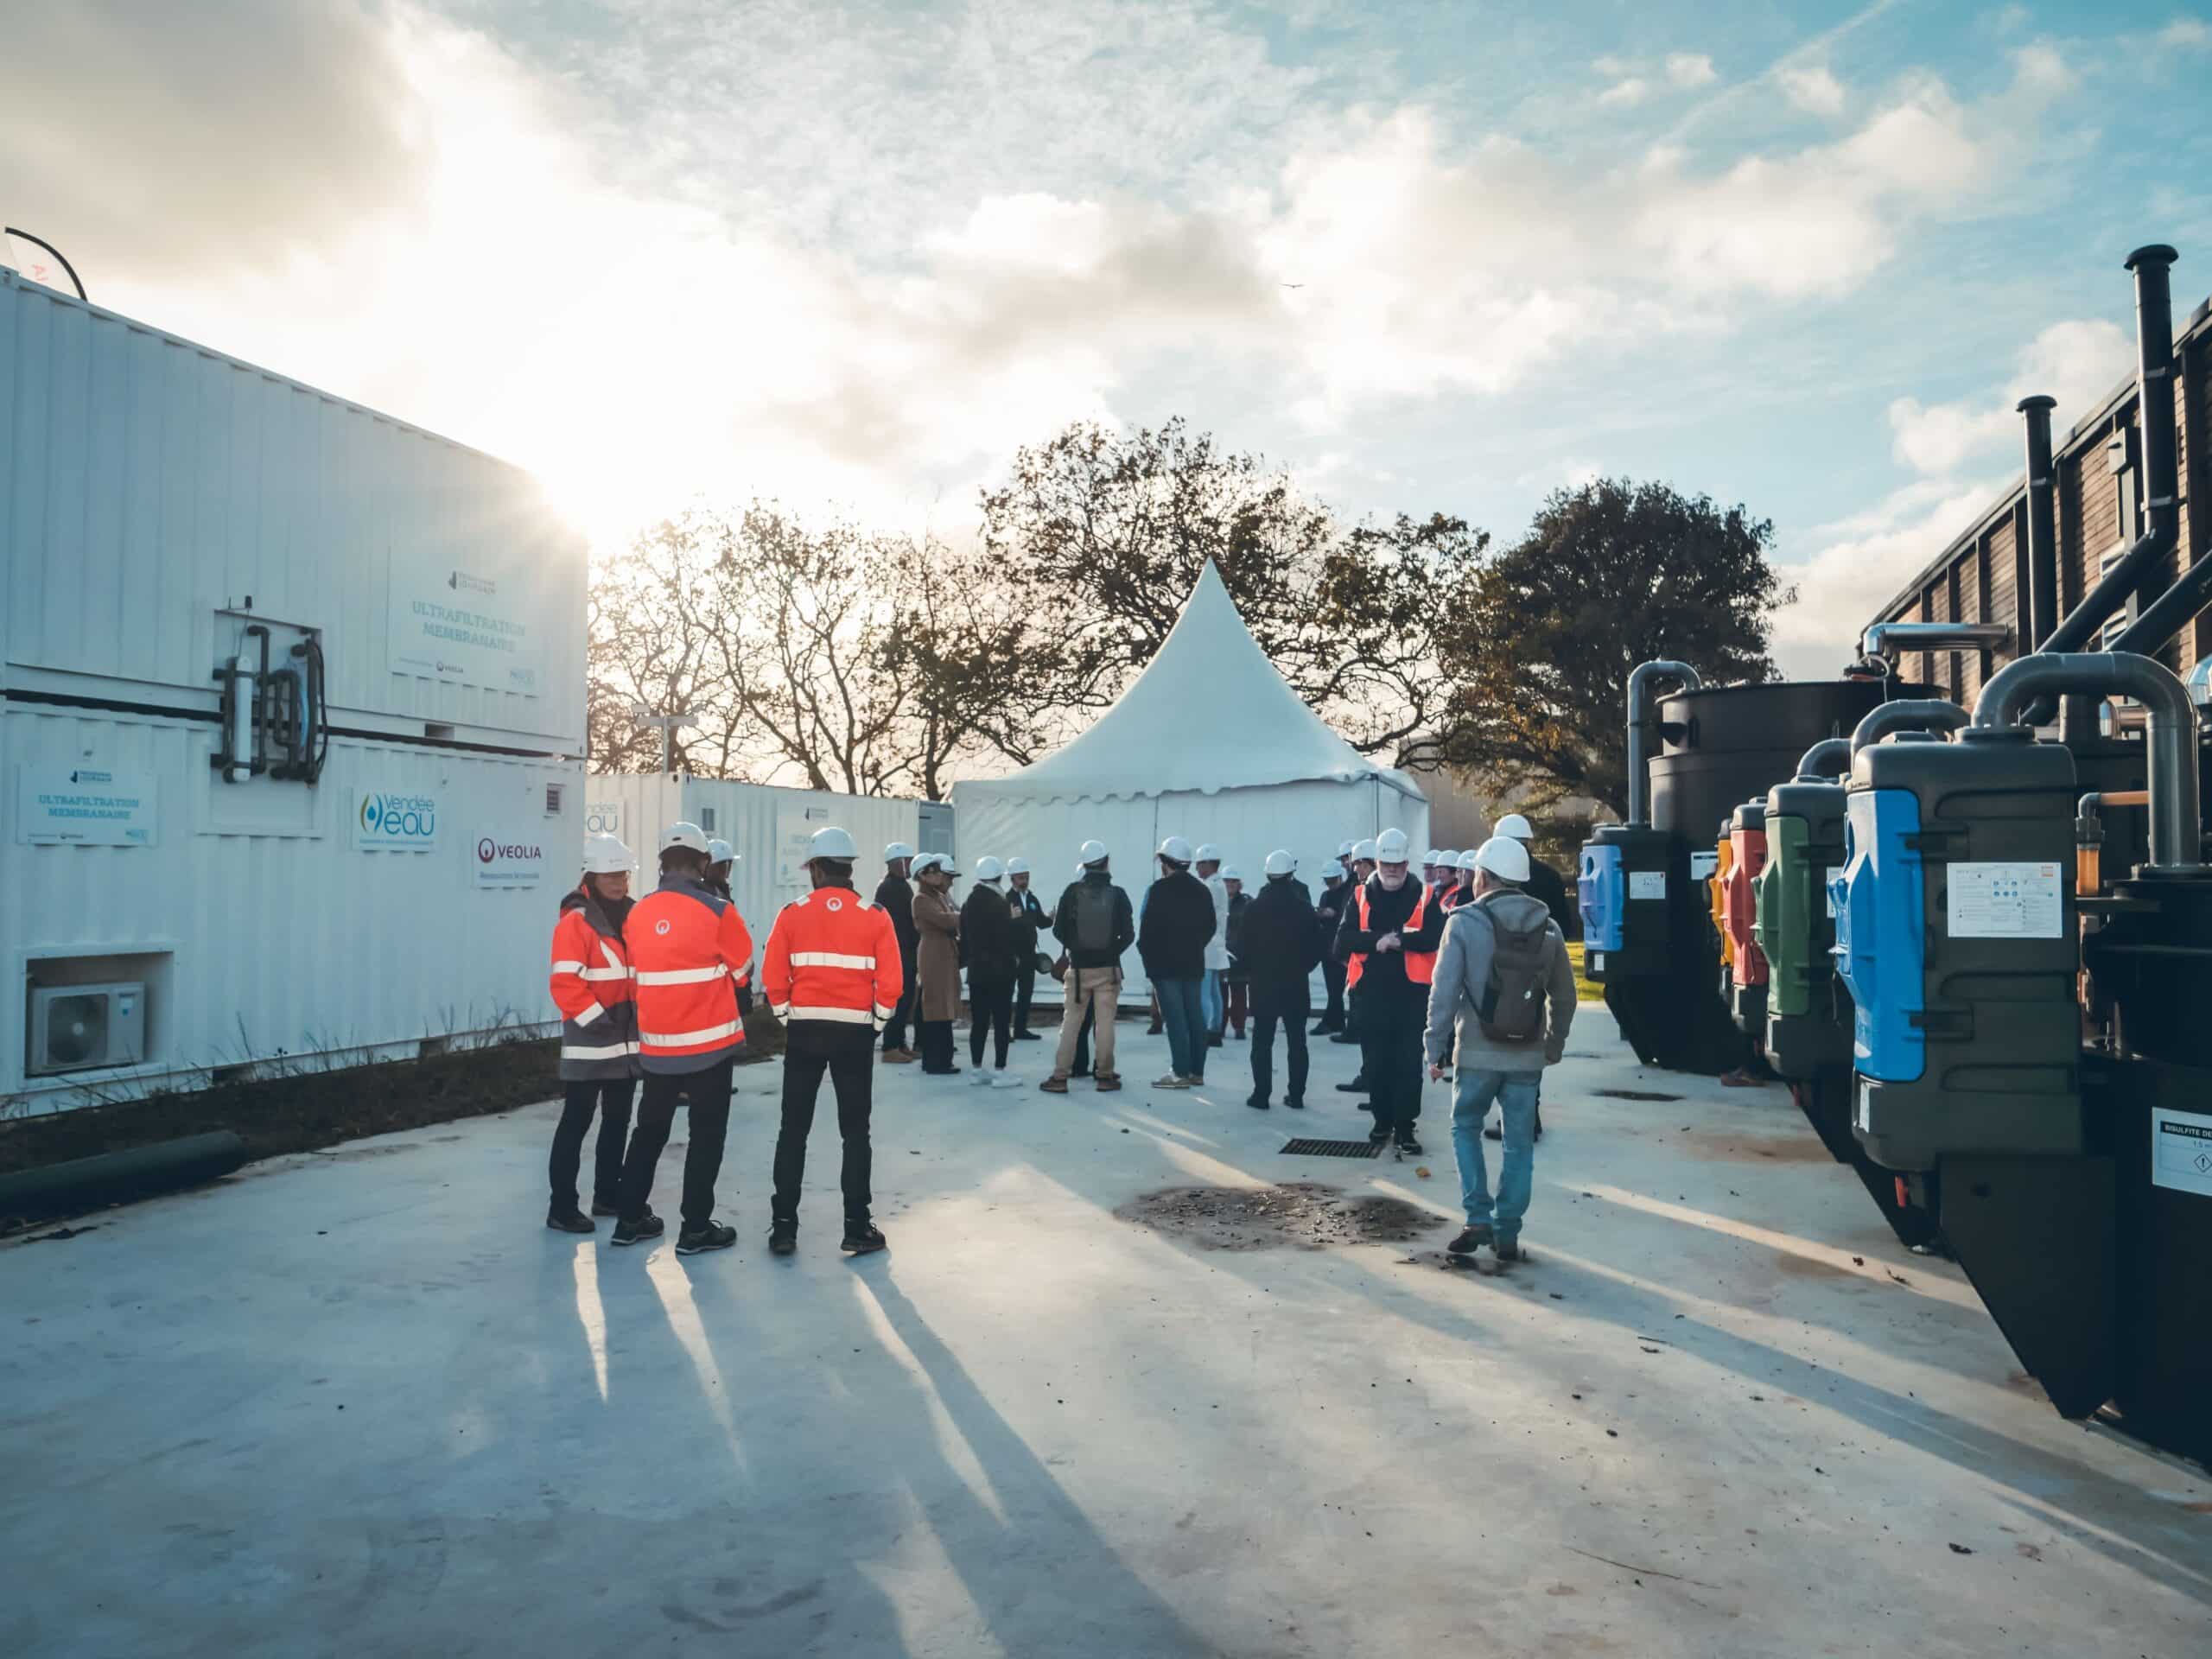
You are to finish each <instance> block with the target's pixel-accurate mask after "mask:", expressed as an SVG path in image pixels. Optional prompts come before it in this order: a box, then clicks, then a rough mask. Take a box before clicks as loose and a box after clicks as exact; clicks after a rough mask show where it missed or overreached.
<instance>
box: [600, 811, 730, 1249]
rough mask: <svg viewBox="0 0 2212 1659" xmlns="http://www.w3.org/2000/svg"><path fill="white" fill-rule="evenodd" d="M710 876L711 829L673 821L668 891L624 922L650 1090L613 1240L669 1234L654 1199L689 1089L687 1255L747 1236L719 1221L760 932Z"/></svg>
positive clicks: (664, 887) (657, 892)
mask: <svg viewBox="0 0 2212 1659" xmlns="http://www.w3.org/2000/svg"><path fill="white" fill-rule="evenodd" d="M706 875H707V835H706V831H704V830H703V829H700V828H699V826H698V825H697V824H696V823H673V824H671V825H670V826H669V828H668V833H667V834H666V835H664V836H662V837H661V849H660V886H659V887H656V888H654V889H653V891H652V892H651V893H647V894H646V895H645V897H644V898H643V899H639V901H638V902H637V904H636V905H635V906H632V909H631V912H630V919H629V920H628V921H627V922H626V923H625V924H624V925H623V928H622V937H623V938H624V940H625V941H626V943H627V944H628V945H629V948H630V964H631V966H632V968H633V969H635V970H636V973H637V980H636V984H637V994H638V1065H639V1068H640V1069H641V1070H642V1071H644V1073H645V1098H644V1099H643V1100H642V1101H640V1102H639V1106H638V1128H637V1131H636V1133H635V1134H633V1135H632V1136H631V1137H630V1154H629V1156H628V1158H626V1160H624V1162H623V1166H622V1200H621V1206H620V1207H621V1211H622V1213H621V1215H620V1217H619V1218H617V1220H616V1221H615V1224H614V1241H613V1242H614V1243H617V1244H636V1243H640V1242H642V1241H643V1240H645V1239H649V1238H658V1237H659V1236H661V1234H662V1232H663V1231H664V1227H663V1225H662V1223H661V1220H660V1217H658V1216H656V1215H654V1214H653V1212H652V1208H651V1206H649V1205H647V1204H646V1202H645V1200H646V1199H647V1198H651V1197H652V1186H653V1166H654V1165H655V1164H656V1163H658V1161H659V1160H660V1154H661V1149H662V1148H663V1147H665V1146H667V1145H668V1132H669V1128H670V1126H671V1124H672V1123H673V1122H675V1119H676V1102H677V1097H678V1096H684V1097H686V1098H688V1099H689V1100H690V1103H691V1141H690V1146H689V1147H686V1148H685V1151H684V1154H683V1227H682V1228H681V1229H680V1230H678V1231H677V1235H676V1253H677V1255H697V1254H698V1253H699V1252H700V1251H702V1250H722V1249H728V1248H729V1247H730V1246H731V1245H732V1244H734V1243H737V1230H736V1229H735V1228H734V1227H728V1226H725V1225H724V1224H721V1222H718V1221H716V1220H715V1176H717V1175H718V1174H720V1173H721V1166H722V1142H723V1141H724V1139H725V1138H726V1137H727V1136H728V1134H729V1090H730V1068H731V1067H732V1066H733V1065H735V1064H736V1061H737V1054H738V1051H739V1050H740V1049H741V1048H742V1047H743V1046H744V1045H745V1022H744V1020H742V1019H741V1017H740V1016H739V1014H738V1011H737V988H738V987H739V986H740V985H741V984H743V983H744V982H745V980H746V976H747V973H748V971H749V970H750V969H751V967H752V963H753V936H752V935H751V934H750V933H748V932H747V931H745V918H743V917H742V916H740V915H739V914H738V913H737V906H735V905H733V904H731V903H730V902H729V901H728V899H724V898H723V897H722V896H721V894H719V893H715V892H714V891H713V890H712V889H711V888H709V887H708V886H707V885H706Z"/></svg>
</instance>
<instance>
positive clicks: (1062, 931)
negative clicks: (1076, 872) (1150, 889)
mask: <svg viewBox="0 0 2212 1659" xmlns="http://www.w3.org/2000/svg"><path fill="white" fill-rule="evenodd" d="M1084 881H1090V882H1093V883H1096V885H1097V886H1099V887H1104V888H1106V889H1108V890H1109V892H1111V893H1113V895H1114V944H1113V947H1112V948H1111V949H1110V950H1108V951H1106V952H1105V953H1104V954H1103V956H1102V955H1100V954H1099V953H1098V952H1096V951H1093V950H1084V948H1083V947H1082V946H1081V945H1079V944H1077V943H1076V926H1077V921H1078V919H1079V915H1080V906H1081V902H1082V901H1081V900H1080V899H1078V897H1077V894H1078V893H1080V892H1081V890H1082V887H1083V884H1084ZM1052 937H1053V938H1056V939H1058V941H1059V942H1060V948H1061V949H1062V950H1065V951H1066V952H1067V955H1068V966H1069V967H1071V968H1117V967H1119V966H1120V965H1121V962H1122V952H1123V951H1125V950H1128V948H1129V947H1130V946H1131V945H1133V944H1135V943H1136V942H1137V924H1136V917H1135V914H1134V913H1133V912H1131V910H1130V909H1129V895H1128V893H1124V892H1122V890H1121V888H1119V887H1116V886H1115V885H1114V878H1113V876H1112V875H1111V874H1109V873H1108V872H1106V871H1104V870H1099V871H1096V872H1094V873H1091V874H1086V875H1084V877H1083V880H1079V881H1071V882H1069V883H1068V884H1067V886H1066V887H1065V888H1063V889H1062V890H1061V893H1060V902H1059V906H1058V909H1056V910H1054V911H1053V912H1052Z"/></svg>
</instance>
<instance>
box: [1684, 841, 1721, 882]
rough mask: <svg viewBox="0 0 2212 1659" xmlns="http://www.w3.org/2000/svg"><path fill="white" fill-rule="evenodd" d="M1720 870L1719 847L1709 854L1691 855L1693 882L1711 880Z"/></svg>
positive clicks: (1691, 877) (1691, 876)
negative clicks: (1715, 872) (1716, 871)
mask: <svg viewBox="0 0 2212 1659" xmlns="http://www.w3.org/2000/svg"><path fill="white" fill-rule="evenodd" d="M1719 868H1720V849H1719V848H1718V847H1716V848H1714V849H1713V850H1712V851H1711V852H1709V853H1692V854H1691V855H1690V880H1693V881H1709V880H1712V879H1713V872H1714V871H1715V870H1717V869H1719Z"/></svg>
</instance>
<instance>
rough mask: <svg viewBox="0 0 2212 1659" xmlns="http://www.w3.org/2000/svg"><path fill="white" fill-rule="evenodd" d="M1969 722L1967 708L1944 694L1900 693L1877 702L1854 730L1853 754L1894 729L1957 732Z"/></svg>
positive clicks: (1852, 738)
mask: <svg viewBox="0 0 2212 1659" xmlns="http://www.w3.org/2000/svg"><path fill="white" fill-rule="evenodd" d="M1966 723H1967V711H1966V710H1965V709H1961V708H1960V707H1959V705H1958V704H1957V703H1955V702H1945V701H1944V700H1943V699H1942V697H1900V698H1899V699H1898V700H1897V702H1880V703H1876V704H1875V705H1874V707H1872V709H1868V710H1867V711H1866V718H1865V719H1864V720H1862V721H1859V728H1858V729H1857V730H1856V731H1854V732H1853V733H1852V734H1851V752H1852V753H1853V754H1856V753H1859V750H1861V749H1863V748H1865V747H1867V746H1868V745H1869V744H1872V743H1878V742H1880V741H1882V740H1883V739H1884V738H1885V737H1887V736H1888V735H1889V734H1891V732H1955V731H1957V730H1958V729H1959V728H1960V727H1961V726H1963V725H1965V724H1966Z"/></svg>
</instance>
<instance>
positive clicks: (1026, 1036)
mask: <svg viewBox="0 0 2212 1659" xmlns="http://www.w3.org/2000/svg"><path fill="white" fill-rule="evenodd" d="M1044 1040H1045V1033H1042V1032H1040V1031H1017V1032H1015V1033H1014V1041H1015V1042H1017V1043H1041V1042H1043V1041H1044Z"/></svg>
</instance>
